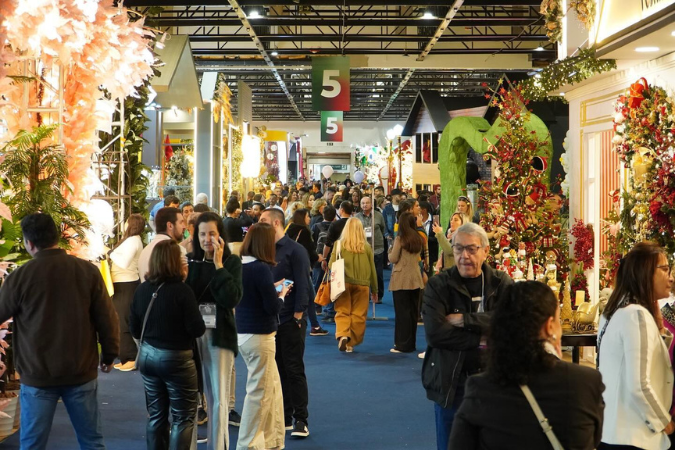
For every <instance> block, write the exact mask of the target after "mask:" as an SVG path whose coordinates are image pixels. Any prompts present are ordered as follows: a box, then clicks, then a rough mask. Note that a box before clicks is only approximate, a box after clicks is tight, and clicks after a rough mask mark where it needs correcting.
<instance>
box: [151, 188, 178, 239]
mask: <svg viewBox="0 0 675 450" xmlns="http://www.w3.org/2000/svg"><path fill="white" fill-rule="evenodd" d="M170 195H176V188H173V187H171V186H167V187H165V188H164V191H162V199H166V198H167V197H168V196H170ZM162 208H164V200H160V201H158V202H157V203H155V205H154V206H153V207H152V209H151V210H150V228H152V229H153V230H154V229H155V214H157V211H159V210H160V209H162Z"/></svg>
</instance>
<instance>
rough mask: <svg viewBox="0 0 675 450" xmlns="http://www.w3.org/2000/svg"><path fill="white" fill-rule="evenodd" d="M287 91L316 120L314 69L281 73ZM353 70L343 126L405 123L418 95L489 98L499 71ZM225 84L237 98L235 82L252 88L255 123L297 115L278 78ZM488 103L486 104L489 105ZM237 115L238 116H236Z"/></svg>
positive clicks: (263, 75) (244, 74)
mask: <svg viewBox="0 0 675 450" xmlns="http://www.w3.org/2000/svg"><path fill="white" fill-rule="evenodd" d="M278 70H279V73H280V75H281V77H282V78H283V80H284V83H285V84H286V86H287V87H288V91H289V92H290V94H291V95H292V96H293V98H294V99H295V103H296V105H297V107H298V108H299V109H300V111H301V112H302V115H303V117H305V119H306V120H316V119H318V118H319V112H317V111H313V110H312V101H311V94H312V91H311V69H309V68H305V69H294V70H284V69H283V68H282V67H279V68H278ZM410 72H412V73H411V74H410V76H408V74H409V71H406V70H376V69H352V77H351V78H352V80H351V111H345V113H344V118H345V120H398V119H401V118H404V117H407V115H408V113H409V111H410V108H411V107H412V103H413V102H414V100H415V98H416V97H417V93H418V91H419V90H420V89H435V90H439V91H440V92H441V94H442V95H445V96H457V97H480V96H482V95H483V94H484V93H485V88H484V87H483V86H482V83H487V84H488V85H490V86H495V85H496V84H497V83H498V80H499V78H500V77H501V76H502V73H503V72H501V71H498V72H491V71H480V72H471V71H452V70H419V69H418V70H415V71H410ZM223 73H225V76H226V81H227V82H228V85H229V86H230V88H231V89H232V91H233V95H234V96H236V95H237V84H236V81H237V80H243V81H244V82H246V83H247V84H249V85H251V86H252V87H253V115H254V119H255V120H288V119H289V114H293V109H292V107H291V106H290V105H289V103H288V101H287V98H286V95H285V93H284V92H283V91H282V90H281V89H280V88H279V84H278V83H276V80H275V78H274V77H273V76H272V75H271V74H270V73H269V72H264V71H260V70H233V71H224V72H223ZM486 102H487V101H486ZM233 112H234V113H235V114H236V110H235V111H233Z"/></svg>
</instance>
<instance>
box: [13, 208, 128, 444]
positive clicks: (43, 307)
mask: <svg viewBox="0 0 675 450" xmlns="http://www.w3.org/2000/svg"><path fill="white" fill-rule="evenodd" d="M21 230H22V231H23V237H24V244H25V246H26V250H27V251H28V253H30V255H31V256H32V257H33V259H32V260H31V261H28V262H27V263H26V264H24V265H23V266H21V267H19V268H18V269H16V270H15V271H14V272H12V273H11V274H10V275H9V276H8V277H7V279H6V280H5V282H4V283H3V285H2V289H0V323H3V322H5V321H6V320H8V319H9V318H10V317H13V318H14V333H15V334H14V342H13V346H14V352H15V353H14V354H15V355H16V369H17V371H18V372H19V374H20V375H21V409H22V411H21V418H22V420H21V448H25V449H44V448H46V447H47V439H48V438H49V430H50V429H51V426H52V420H53V418H54V411H55V409H56V404H57V402H58V401H59V399H61V400H63V404H64V405H65V406H66V408H67V409H68V415H69V416H70V420H71V422H72V423H73V425H74V428H75V433H76V434H77V439H78V441H79V443H80V445H81V446H82V448H105V444H104V443H103V435H102V433H101V414H100V412H99V406H98V405H99V402H98V399H97V390H98V384H97V383H98V380H97V377H98V375H97V368H98V366H99V365H100V367H101V371H102V372H105V373H108V372H110V370H111V369H112V367H113V366H112V364H113V362H114V361H115V358H116V357H117V354H118V353H119V344H120V331H119V321H118V319H117V313H116V312H115V308H114V307H113V304H112V301H111V300H110V297H109V296H108V291H107V290H106V287H105V284H104V282H103V278H102V277H101V274H100V272H99V270H98V269H97V268H96V266H94V265H93V264H91V263H90V262H88V261H85V260H83V259H79V258H77V257H75V256H70V255H67V254H66V252H65V251H64V250H62V249H60V248H59V234H60V233H59V231H58V229H57V228H56V225H55V224H54V220H52V218H51V216H49V215H48V214H29V215H27V216H26V217H24V218H23V219H22V220H21ZM97 343H100V344H101V350H100V356H99V350H98V346H97Z"/></svg>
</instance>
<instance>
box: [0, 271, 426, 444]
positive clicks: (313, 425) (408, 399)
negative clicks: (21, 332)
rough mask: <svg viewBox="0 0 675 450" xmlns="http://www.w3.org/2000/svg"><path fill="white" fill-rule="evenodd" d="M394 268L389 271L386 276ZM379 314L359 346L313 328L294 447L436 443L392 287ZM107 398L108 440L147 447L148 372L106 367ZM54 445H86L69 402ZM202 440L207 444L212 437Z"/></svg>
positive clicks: (242, 373)
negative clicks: (402, 342) (302, 423)
mask: <svg viewBox="0 0 675 450" xmlns="http://www.w3.org/2000/svg"><path fill="white" fill-rule="evenodd" d="M388 275H389V272H385V277H388ZM371 313H372V307H371ZM369 315H370V314H369ZM377 316H378V317H380V316H381V317H388V318H389V320H388V321H368V324H367V327H366V336H365V340H364V343H363V344H362V345H360V346H358V347H356V349H355V350H354V353H351V354H349V353H340V352H339V351H338V349H337V344H336V341H335V339H334V336H333V335H334V332H335V326H334V325H333V324H325V325H324V328H326V329H327V330H328V331H330V332H331V334H329V335H328V336H307V345H306V351H305V366H306V373H307V380H308V384H309V430H310V436H309V437H308V438H306V439H304V440H296V439H293V438H291V437H290V432H288V434H287V438H286V448H287V449H298V450H351V449H353V450H360V449H363V450H366V449H368V450H371V449H372V450H379V449H382V450H384V449H414V450H418V449H419V450H424V449H434V448H435V427H434V409H433V403H432V402H430V401H429V400H427V399H426V396H425V392H424V389H423V388H422V385H421V381H420V371H421V368H422V360H421V359H418V358H417V353H414V354H392V353H389V349H390V348H391V347H392V346H393V339H394V321H393V316H394V308H393V304H392V300H391V293H389V292H387V294H386V295H385V298H384V304H382V305H377ZM425 345H426V344H425V341H424V330H423V327H422V326H418V327H417V349H418V351H420V352H421V351H424V349H425ZM236 369H237V408H236V409H237V411H239V412H241V408H242V404H243V401H244V395H245V384H246V366H245V365H244V363H243V361H242V360H241V358H237V359H236ZM99 401H100V402H101V411H102V416H103V431H104V435H105V439H106V445H107V448H108V449H109V450H135V449H144V448H145V423H146V410H145V399H144V394H143V382H142V379H141V376H140V374H139V373H138V372H127V373H122V372H119V371H117V370H114V371H113V372H112V373H110V374H100V376H99ZM204 430H205V428H204ZM237 431H238V428H236V427H230V443H231V445H230V447H231V448H234V447H235V443H236V440H237ZM200 434H205V431H202V432H201V433H200ZM48 448H49V449H59V450H60V449H63V450H75V449H77V448H78V445H77V440H76V438H75V434H74V432H73V429H72V426H71V424H70V421H69V418H68V414H67V413H66V411H65V409H64V408H63V405H62V404H59V406H58V409H57V411H56V416H55V418H54V424H53V427H52V431H51V436H50V439H49V445H48ZM199 448H200V450H201V449H206V445H200V446H199ZM0 449H3V450H4V449H6V450H10V449H19V439H18V433H17V434H16V435H14V436H12V437H10V438H9V439H8V440H7V441H5V442H4V443H2V444H0Z"/></svg>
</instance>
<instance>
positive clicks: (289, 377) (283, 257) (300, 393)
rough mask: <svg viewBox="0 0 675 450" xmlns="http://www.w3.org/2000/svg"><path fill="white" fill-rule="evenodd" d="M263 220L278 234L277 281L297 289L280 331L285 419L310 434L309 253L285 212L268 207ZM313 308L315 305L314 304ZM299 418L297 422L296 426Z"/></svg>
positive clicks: (297, 430) (301, 434)
mask: <svg viewBox="0 0 675 450" xmlns="http://www.w3.org/2000/svg"><path fill="white" fill-rule="evenodd" d="M260 222H261V223H267V224H270V225H272V227H274V231H275V233H276V257H275V260H276V262H277V265H276V266H275V267H273V268H272V273H273V274H274V281H275V282H276V281H279V280H281V279H285V280H291V281H293V288H292V289H291V291H290V292H289V293H288V295H286V299H285V300H284V306H283V308H282V309H281V312H280V313H279V328H278V330H277V339H276V344H277V354H276V360H277V366H278V367H279V377H280V378H281V389H282V391H283V395H284V419H285V423H286V429H287V430H293V431H292V432H291V436H293V437H297V438H305V437H307V436H309V430H308V428H307V417H308V415H309V413H308V411H307V404H308V402H309V393H308V389H307V377H306V376H305V363H304V361H303V358H304V356H305V334H306V331H307V321H306V320H305V319H304V317H303V316H304V315H305V312H306V311H307V305H308V303H309V292H310V291H311V286H310V285H309V255H308V254H307V250H305V248H304V247H303V246H302V245H300V244H298V243H297V242H295V241H294V240H292V239H289V238H288V237H286V234H285V233H284V226H285V220H284V213H283V212H282V211H280V210H278V209H276V208H268V209H266V210H265V211H263V213H262V214H261V215H260ZM312 307H313V305H312ZM293 419H295V425H293Z"/></svg>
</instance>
